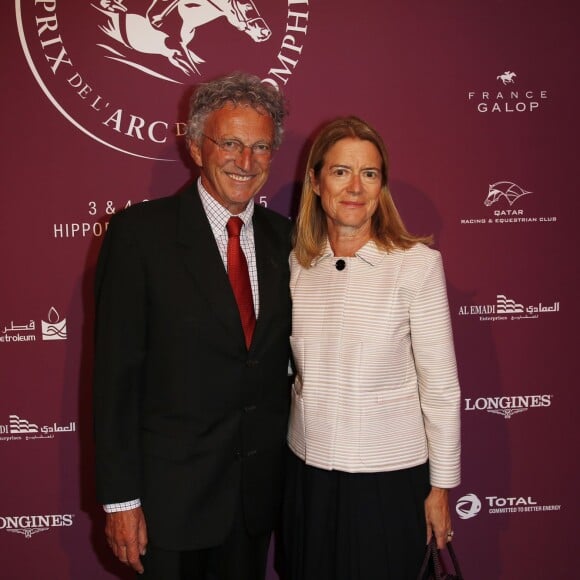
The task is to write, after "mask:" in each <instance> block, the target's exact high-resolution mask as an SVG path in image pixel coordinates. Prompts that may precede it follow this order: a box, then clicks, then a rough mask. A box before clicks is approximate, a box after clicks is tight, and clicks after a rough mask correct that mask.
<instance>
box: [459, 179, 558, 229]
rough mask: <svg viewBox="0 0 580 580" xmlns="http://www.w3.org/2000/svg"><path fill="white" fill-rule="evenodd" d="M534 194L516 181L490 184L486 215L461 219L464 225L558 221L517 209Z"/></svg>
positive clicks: (520, 208)
mask: <svg viewBox="0 0 580 580" xmlns="http://www.w3.org/2000/svg"><path fill="white" fill-rule="evenodd" d="M532 193H533V192H532V191H530V190H528V189H526V188H524V187H522V186H521V185H518V184H517V183H515V182H514V181H508V180H500V181H495V182H493V183H490V184H489V185H488V188H487V193H486V194H485V197H484V199H483V204H482V205H483V206H484V208H489V209H488V210H487V211H486V213H485V214H482V215H479V216H476V217H464V218H460V220H459V221H460V223H461V224H462V225H481V224H522V223H525V224H529V223H550V222H552V223H553V222H556V221H558V218H557V217H556V216H537V215H536V216H532V215H529V214H527V213H526V211H525V209H524V208H523V207H517V206H518V205H521V204H520V200H521V198H523V197H524V196H529V195H530V194H532ZM514 205H516V207H513V206H514Z"/></svg>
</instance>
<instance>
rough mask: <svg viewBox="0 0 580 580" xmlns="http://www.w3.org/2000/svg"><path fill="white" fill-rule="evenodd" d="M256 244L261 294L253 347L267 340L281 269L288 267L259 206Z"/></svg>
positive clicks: (256, 214) (277, 296) (255, 235)
mask: <svg viewBox="0 0 580 580" xmlns="http://www.w3.org/2000/svg"><path fill="white" fill-rule="evenodd" d="M253 221H254V243H255V246H256V266H257V269H258V287H259V292H260V315H259V316H258V320H257V323H256V330H255V331H254V339H253V341H252V345H259V344H260V342H261V341H262V340H263V339H264V338H266V336H267V332H268V325H269V323H270V321H271V319H272V314H273V312H274V311H275V306H276V302H277V301H278V300H280V299H281V297H280V294H279V290H280V289H279V282H278V281H279V279H280V268H285V267H287V266H286V264H283V263H281V260H282V259H283V255H282V252H280V248H278V247H276V245H275V240H276V237H275V235H274V232H272V230H271V226H270V223H269V222H268V220H267V219H266V217H265V216H264V215H263V214H262V213H261V212H260V208H259V206H256V208H255V211H254V219H253Z"/></svg>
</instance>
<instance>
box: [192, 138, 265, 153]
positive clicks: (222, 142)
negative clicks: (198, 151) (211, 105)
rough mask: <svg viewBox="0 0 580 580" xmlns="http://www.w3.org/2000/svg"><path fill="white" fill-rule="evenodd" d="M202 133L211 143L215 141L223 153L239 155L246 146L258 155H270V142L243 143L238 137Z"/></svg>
mask: <svg viewBox="0 0 580 580" xmlns="http://www.w3.org/2000/svg"><path fill="white" fill-rule="evenodd" d="M202 135H203V136H204V137H205V138H206V139H209V140H210V141H211V142H212V143H215V144H216V145H217V146H218V147H219V148H220V149H221V150H222V151H223V152H224V153H230V154H237V155H241V154H242V153H243V152H244V149H246V148H248V149H251V150H252V153H253V154H254V155H259V156H261V157H268V156H269V155H272V145H270V143H264V142H262V141H258V143H254V144H253V145H244V143H242V142H241V141H240V140H239V139H219V140H216V139H212V138H211V137H210V136H209V135H206V134H205V133H202Z"/></svg>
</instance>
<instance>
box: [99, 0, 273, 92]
mask: <svg viewBox="0 0 580 580" xmlns="http://www.w3.org/2000/svg"><path fill="white" fill-rule="evenodd" d="M129 1H130V0H129ZM91 6H92V7H93V8H95V9H96V10H97V11H98V12H100V13H101V15H103V16H105V23H104V24H99V25H98V27H99V29H100V30H101V31H102V32H104V33H105V34H106V35H107V36H108V37H109V38H111V39H113V40H115V41H116V42H118V43H120V44H121V45H123V46H124V47H125V48H126V49H130V50H131V51H132V52H134V53H140V54H146V55H158V56H161V57H164V58H165V59H166V60H167V62H169V63H170V64H171V65H173V66H174V67H176V68H177V69H179V70H180V71H181V72H182V73H184V74H185V75H190V74H192V73H195V74H198V75H199V74H201V73H200V71H199V68H198V65H199V64H201V63H203V62H205V61H204V60H203V58H201V57H200V56H199V55H198V54H196V53H195V52H194V51H193V50H192V49H191V48H190V44H191V43H192V41H193V39H194V37H195V32H196V30H197V29H198V28H200V27H201V26H204V25H205V24H208V23H209V22H212V21H214V20H216V19H218V18H221V17H224V18H225V19H226V21H227V22H228V23H229V24H231V25H232V26H233V27H234V28H236V29H237V30H240V31H241V32H245V33H246V34H247V35H248V36H249V37H250V38H251V39H252V40H253V41H254V42H264V41H265V40H268V39H269V38H270V36H271V35H272V31H271V30H270V28H269V27H268V25H267V24H266V22H265V21H264V19H263V18H262V17H261V16H260V13H259V12H258V9H257V8H256V5H255V4H254V2H253V0H153V1H149V2H144V3H141V6H142V9H139V4H136V3H135V2H132V4H131V6H128V2H127V0H100V1H99V3H98V5H97V4H94V3H91ZM135 6H137V8H135ZM176 16H177V17H178V21H180V22H181V25H180V27H179V31H175V30H173V29H170V27H168V26H166V24H167V22H168V20H169V19H170V18H171V19H173V20H174V19H175V17H176ZM99 46H100V47H101V48H103V49H105V50H106V51H107V52H108V53H109V54H108V55H107V58H110V59H112V60H116V61H119V62H123V63H125V64H127V65H129V66H132V67H134V68H137V69H139V70H141V71H143V72H145V73H147V74H150V75H152V76H157V77H160V78H164V79H165V80H172V79H169V78H168V77H166V76H164V75H162V74H161V73H158V72H156V71H153V70H151V69H150V68H147V67H145V66H143V65H142V64H141V63H139V62H135V61H134V60H133V54H132V53H129V55H130V56H129V55H127V54H124V53H122V52H120V51H119V50H117V48H115V47H114V46H109V45H107V44H99ZM121 50H122V49H121ZM174 82H175V81H174Z"/></svg>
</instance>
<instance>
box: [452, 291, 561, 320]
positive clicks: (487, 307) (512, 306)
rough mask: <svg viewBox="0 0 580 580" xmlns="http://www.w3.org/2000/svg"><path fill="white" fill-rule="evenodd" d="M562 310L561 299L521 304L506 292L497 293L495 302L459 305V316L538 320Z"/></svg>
mask: <svg viewBox="0 0 580 580" xmlns="http://www.w3.org/2000/svg"><path fill="white" fill-rule="evenodd" d="M558 312H560V301H559V300H556V301H554V302H551V303H550V302H548V303H544V302H538V303H533V304H526V305H524V304H521V303H520V302H518V301H517V300H515V299H514V298H511V297H509V296H507V295H505V294H497V295H496V301H495V304H468V305H463V306H460V307H459V310H458V312H457V314H458V315H459V316H472V317H477V318H478V319H479V320H480V321H481V322H498V321H506V320H510V321H515V320H536V319H538V318H540V317H541V316H542V317H543V316H551V315H553V314H556V313H558Z"/></svg>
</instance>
